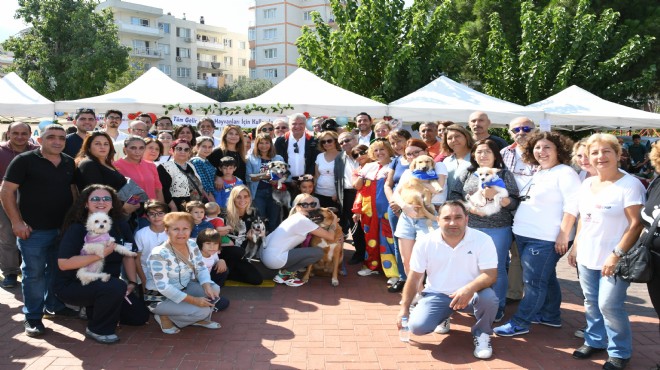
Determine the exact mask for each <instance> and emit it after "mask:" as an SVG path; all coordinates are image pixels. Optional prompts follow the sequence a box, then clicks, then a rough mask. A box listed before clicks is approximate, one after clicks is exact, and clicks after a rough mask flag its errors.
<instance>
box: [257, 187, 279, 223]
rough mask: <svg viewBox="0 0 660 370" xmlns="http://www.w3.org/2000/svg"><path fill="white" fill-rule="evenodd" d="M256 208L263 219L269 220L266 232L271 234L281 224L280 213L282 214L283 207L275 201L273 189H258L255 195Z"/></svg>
mask: <svg viewBox="0 0 660 370" xmlns="http://www.w3.org/2000/svg"><path fill="white" fill-rule="evenodd" d="M254 207H255V208H256V209H257V211H259V215H260V216H261V217H265V218H267V219H268V222H266V230H268V233H269V234H270V233H272V232H273V230H275V229H276V228H277V226H278V225H279V224H280V213H281V212H282V207H279V206H278V205H277V204H275V200H273V189H272V188H267V189H257V191H256V192H255V194H254Z"/></svg>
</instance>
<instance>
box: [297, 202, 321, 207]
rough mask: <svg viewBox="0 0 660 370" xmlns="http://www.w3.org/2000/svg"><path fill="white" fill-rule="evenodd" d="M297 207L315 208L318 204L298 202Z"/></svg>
mask: <svg viewBox="0 0 660 370" xmlns="http://www.w3.org/2000/svg"><path fill="white" fill-rule="evenodd" d="M298 205H299V206H300V208H316V206H317V205H318V203H316V202H309V203H305V202H299V203H298Z"/></svg>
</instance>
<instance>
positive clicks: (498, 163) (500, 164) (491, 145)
mask: <svg viewBox="0 0 660 370" xmlns="http://www.w3.org/2000/svg"><path fill="white" fill-rule="evenodd" d="M482 144H486V145H488V149H490V151H491V152H493V155H494V156H495V163H493V168H499V169H502V168H504V160H503V159H502V154H500V147H499V146H497V144H496V143H495V142H494V141H493V140H491V139H483V140H479V141H477V142H476V143H474V146H473V147H472V150H470V164H471V165H470V167H469V168H468V172H474V171H476V170H477V168H479V167H480V166H479V164H477V160H476V158H475V157H476V155H475V153H476V151H477V147H478V146H479V145H482Z"/></svg>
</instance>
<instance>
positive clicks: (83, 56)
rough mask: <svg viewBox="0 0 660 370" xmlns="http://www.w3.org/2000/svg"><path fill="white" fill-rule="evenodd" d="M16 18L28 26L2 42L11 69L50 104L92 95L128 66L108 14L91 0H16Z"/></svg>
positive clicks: (98, 92) (99, 91)
mask: <svg viewBox="0 0 660 370" xmlns="http://www.w3.org/2000/svg"><path fill="white" fill-rule="evenodd" d="M18 4H19V8H18V10H17V11H16V15H15V17H16V18H21V19H23V21H24V22H25V23H26V24H28V25H30V28H28V29H27V30H26V31H25V32H23V33H22V34H21V35H19V36H14V37H10V38H9V39H8V40H7V41H5V42H4V43H3V46H4V47H5V49H7V50H9V51H12V52H13V53H14V70H15V71H16V73H18V74H19V75H20V76H21V77H22V78H23V79H25V80H26V82H27V83H28V84H30V86H32V87H33V88H34V89H35V90H37V91H38V92H39V93H41V94H42V95H44V96H45V97H47V98H48V99H51V100H65V99H78V98H84V97H90V96H94V95H98V94H100V93H101V92H103V89H104V87H105V86H106V83H107V82H113V81H115V79H116V78H117V77H118V76H119V75H120V74H121V73H122V72H124V71H125V70H126V69H127V68H128V48H127V47H124V46H121V45H120V44H119V38H118V36H117V27H116V26H115V24H114V23H113V16H112V14H111V13H110V12H109V11H107V10H106V11H103V12H100V13H99V12H95V6H96V4H97V3H96V2H95V1H92V0H18Z"/></svg>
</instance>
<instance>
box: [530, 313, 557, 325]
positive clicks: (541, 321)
mask: <svg viewBox="0 0 660 370" xmlns="http://www.w3.org/2000/svg"><path fill="white" fill-rule="evenodd" d="M531 323H532V324H541V325H545V326H549V327H551V328H561V320H560V321H547V320H545V319H544V318H542V317H541V316H538V315H537V316H536V318H534V319H532V321H531Z"/></svg>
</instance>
